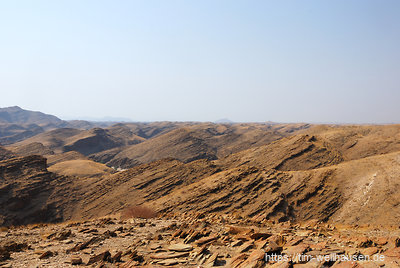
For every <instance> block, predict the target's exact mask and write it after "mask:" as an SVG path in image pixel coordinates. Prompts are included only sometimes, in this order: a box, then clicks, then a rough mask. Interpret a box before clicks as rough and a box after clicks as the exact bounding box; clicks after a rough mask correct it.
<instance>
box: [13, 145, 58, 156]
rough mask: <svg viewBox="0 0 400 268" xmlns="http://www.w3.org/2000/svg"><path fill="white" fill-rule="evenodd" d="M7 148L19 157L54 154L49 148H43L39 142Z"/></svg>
mask: <svg viewBox="0 0 400 268" xmlns="http://www.w3.org/2000/svg"><path fill="white" fill-rule="evenodd" d="M7 148H8V149H9V150H11V151H12V152H14V153H15V154H17V155H19V156H29V155H35V154H36V155H53V154H54V152H53V151H52V150H51V149H50V148H48V147H46V146H44V145H43V144H42V143H40V142H32V143H28V144H23V145H20V146H8V147H7Z"/></svg>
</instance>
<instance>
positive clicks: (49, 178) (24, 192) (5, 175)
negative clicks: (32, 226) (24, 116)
mask: <svg viewBox="0 0 400 268" xmlns="http://www.w3.org/2000/svg"><path fill="white" fill-rule="evenodd" d="M65 180H66V179H65V178H62V177H57V176H55V175H54V174H52V173H50V172H48V171H47V169H46V159H45V158H43V157H41V156H29V157H19V158H12V159H9V160H4V161H0V224H1V225H20V224H27V223H34V222H55V221H61V220H62V219H63V217H62V207H59V206H60V204H61V202H60V198H61V197H62V191H60V192H58V191H57V190H56V189H57V188H60V189H62V188H63V186H65V182H64V181H65ZM53 194H54V195H56V196H57V197H56V199H53V200H52V198H51V196H52V195H53ZM63 202H65V201H63Z"/></svg>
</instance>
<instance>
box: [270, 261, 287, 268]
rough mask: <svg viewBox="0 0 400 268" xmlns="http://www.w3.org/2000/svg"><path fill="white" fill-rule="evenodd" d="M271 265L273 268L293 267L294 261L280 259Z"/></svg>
mask: <svg viewBox="0 0 400 268" xmlns="http://www.w3.org/2000/svg"><path fill="white" fill-rule="evenodd" d="M269 267H271V268H290V267H292V262H291V261H280V262H277V263H275V264H272V265H271V266H269Z"/></svg>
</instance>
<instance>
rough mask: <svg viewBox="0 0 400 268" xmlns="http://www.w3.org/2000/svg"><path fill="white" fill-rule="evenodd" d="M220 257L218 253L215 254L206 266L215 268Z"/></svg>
mask: <svg viewBox="0 0 400 268" xmlns="http://www.w3.org/2000/svg"><path fill="white" fill-rule="evenodd" d="M218 256H219V254H218V252H215V253H214V254H213V255H211V257H210V258H209V259H208V260H207V262H206V266H211V267H212V266H215V265H216V262H217V259H218Z"/></svg>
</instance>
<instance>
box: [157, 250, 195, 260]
mask: <svg viewBox="0 0 400 268" xmlns="http://www.w3.org/2000/svg"><path fill="white" fill-rule="evenodd" d="M187 256H189V252H178V253H173V252H162V253H157V254H154V255H151V256H150V258H152V259H161V260H163V259H173V258H182V257H187Z"/></svg>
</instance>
